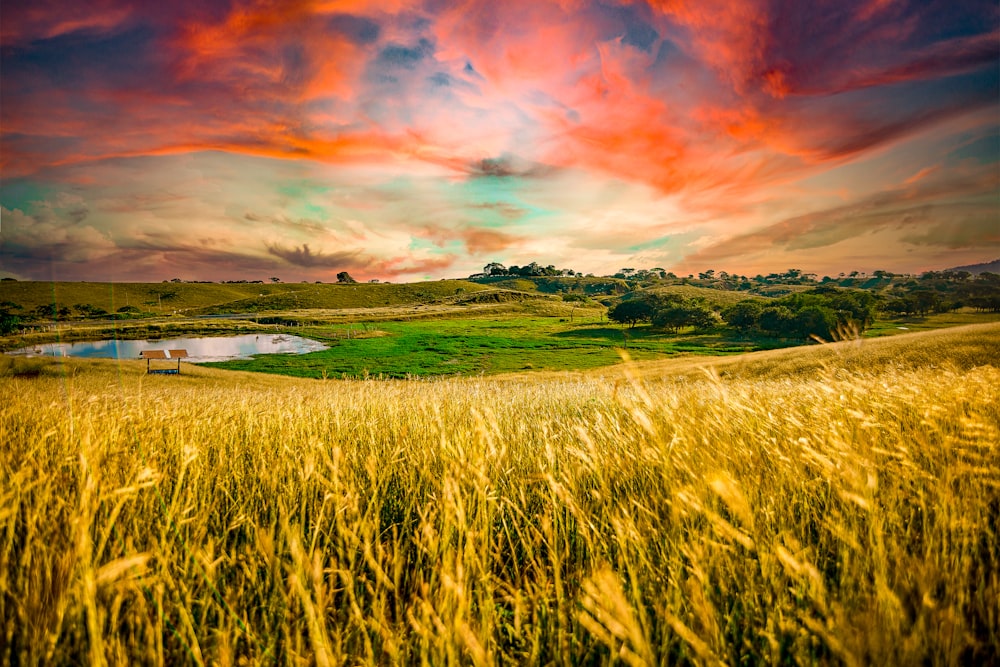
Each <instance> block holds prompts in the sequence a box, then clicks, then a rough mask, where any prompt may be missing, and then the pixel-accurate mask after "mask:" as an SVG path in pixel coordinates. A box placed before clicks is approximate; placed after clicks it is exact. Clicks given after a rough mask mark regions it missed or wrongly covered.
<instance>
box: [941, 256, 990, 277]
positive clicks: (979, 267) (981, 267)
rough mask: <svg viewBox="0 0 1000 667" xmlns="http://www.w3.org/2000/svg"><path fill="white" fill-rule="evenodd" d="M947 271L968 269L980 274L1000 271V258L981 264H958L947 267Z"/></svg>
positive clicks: (972, 272) (970, 271)
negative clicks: (950, 267) (953, 266)
mask: <svg viewBox="0 0 1000 667" xmlns="http://www.w3.org/2000/svg"><path fill="white" fill-rule="evenodd" d="M945 271H968V272H969V273H971V274H974V275H978V274H980V273H986V272H987V271H989V272H990V273H1000V259H994V260H993V261H992V262H983V263H981V264H969V265H968V266H956V267H955V268H953V269H945Z"/></svg>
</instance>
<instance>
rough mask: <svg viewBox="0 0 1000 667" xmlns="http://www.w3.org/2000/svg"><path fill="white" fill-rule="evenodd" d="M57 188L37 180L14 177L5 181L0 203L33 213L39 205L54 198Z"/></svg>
mask: <svg viewBox="0 0 1000 667" xmlns="http://www.w3.org/2000/svg"><path fill="white" fill-rule="evenodd" d="M55 194H56V189H55V188H53V187H52V186H49V185H44V184H42V183H39V182H37V181H33V180H28V179H13V180H7V181H4V184H3V190H2V191H0V205H3V207H4V208H6V209H7V210H10V211H13V210H15V209H20V210H21V211H22V212H24V213H26V214H28V215H31V214H32V213H34V212H35V211H36V210H37V205H38V204H41V203H43V202H45V201H46V200H50V199H52V198H53V197H54V196H55Z"/></svg>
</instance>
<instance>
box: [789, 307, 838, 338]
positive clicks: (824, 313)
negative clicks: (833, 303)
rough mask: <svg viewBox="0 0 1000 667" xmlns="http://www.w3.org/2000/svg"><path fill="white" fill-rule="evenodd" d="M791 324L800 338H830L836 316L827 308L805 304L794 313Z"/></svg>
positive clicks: (835, 322)
mask: <svg viewBox="0 0 1000 667" xmlns="http://www.w3.org/2000/svg"><path fill="white" fill-rule="evenodd" d="M792 324H793V326H792V330H793V331H794V333H795V334H796V335H798V336H800V337H801V338H812V337H817V338H821V339H823V340H831V339H832V338H833V335H832V334H833V330H834V328H835V327H836V325H837V318H836V316H835V315H834V314H833V311H831V310H830V309H829V308H825V307H823V306H806V307H804V308H802V309H800V310H799V311H798V312H797V313H795V317H794V320H793V322H792Z"/></svg>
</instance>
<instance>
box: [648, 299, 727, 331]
mask: <svg viewBox="0 0 1000 667" xmlns="http://www.w3.org/2000/svg"><path fill="white" fill-rule="evenodd" d="M652 320H653V326H657V327H662V328H664V329H667V330H669V331H677V330H678V329H681V328H683V327H694V328H695V329H706V328H708V327H710V326H713V325H714V324H716V323H717V322H718V321H719V318H718V316H717V315H716V314H715V311H713V310H712V309H711V308H709V307H708V306H706V305H705V304H703V303H699V302H697V301H693V300H690V299H688V300H684V301H674V302H670V303H668V304H666V305H665V306H664V307H662V308H659V309H657V310H656V312H655V313H654V314H653V318H652Z"/></svg>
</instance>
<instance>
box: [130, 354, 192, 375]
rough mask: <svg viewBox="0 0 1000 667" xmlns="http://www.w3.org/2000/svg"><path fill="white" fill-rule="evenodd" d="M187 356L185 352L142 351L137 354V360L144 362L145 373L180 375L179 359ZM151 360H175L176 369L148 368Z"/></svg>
mask: <svg viewBox="0 0 1000 667" xmlns="http://www.w3.org/2000/svg"><path fill="white" fill-rule="evenodd" d="M187 356H188V353H187V350H143V351H142V352H140V353H139V358H140V359H145V360H146V372H147V373H154V374H158V375H180V372H181V359H184V358H185V357H187ZM153 359H176V360H177V368H150V366H149V362H150V361H151V360H153Z"/></svg>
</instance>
